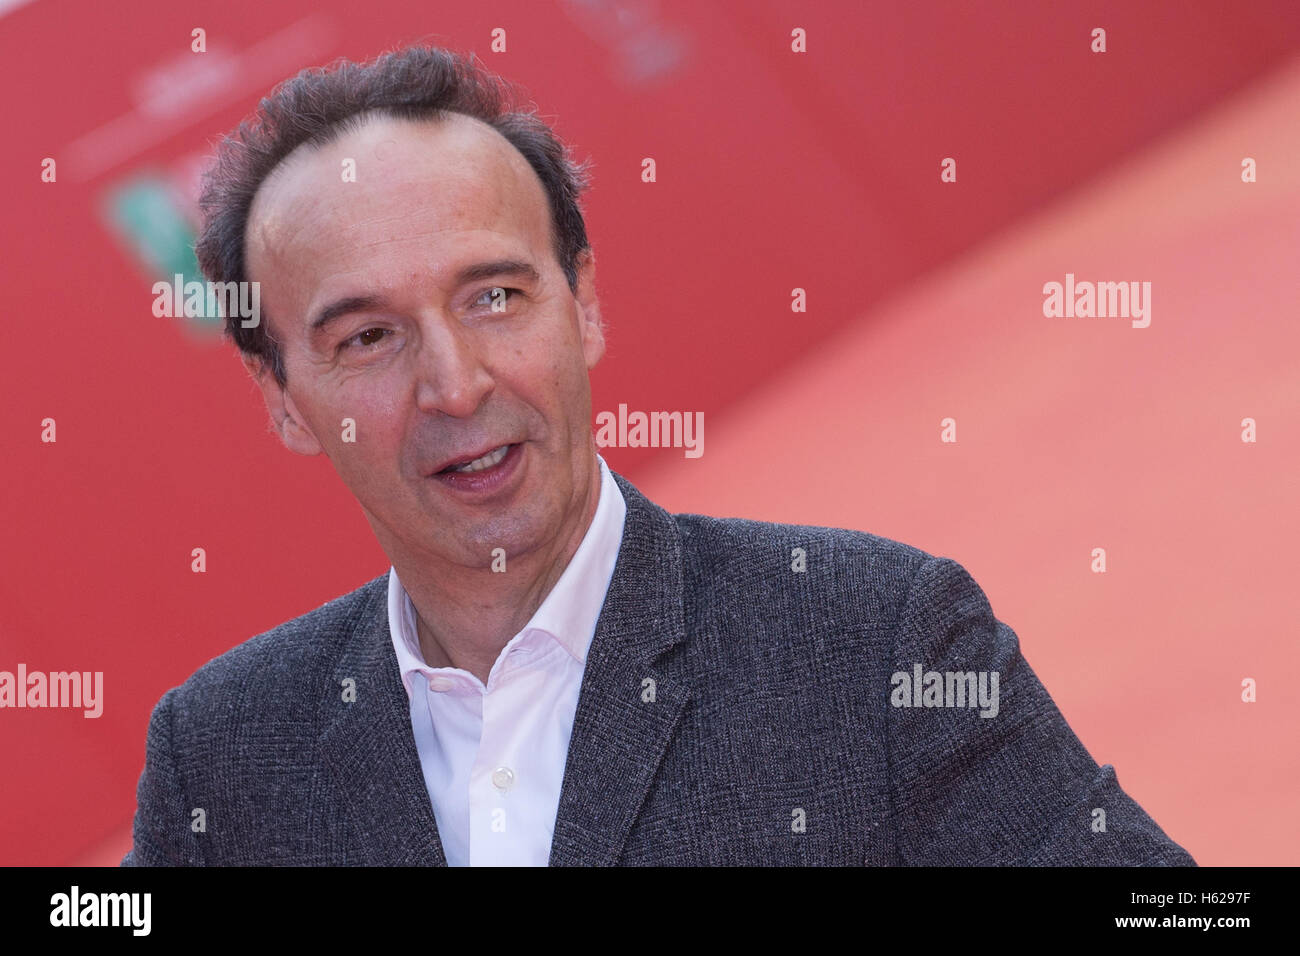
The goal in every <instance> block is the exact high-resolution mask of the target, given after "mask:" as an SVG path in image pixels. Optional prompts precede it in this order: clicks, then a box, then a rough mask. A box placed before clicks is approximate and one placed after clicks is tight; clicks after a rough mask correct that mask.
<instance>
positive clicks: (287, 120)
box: [194, 47, 590, 386]
mask: <svg viewBox="0 0 1300 956" xmlns="http://www.w3.org/2000/svg"><path fill="white" fill-rule="evenodd" d="M449 113H462V114H464V115H466V116H472V117H474V118H475V119H478V120H481V121H482V122H484V123H487V124H488V125H489V126H491V127H492V128H493V129H495V130H496V131H497V132H498V133H500V134H501V135H502V136H504V137H505V138H506V139H507V140H509V141H510V143H511V145H513V146H514V147H515V149H517V150H519V152H520V153H521V154H523V157H524V158H525V159H526V160H528V163H529V165H530V166H532V168H533V170H534V171H535V172H536V173H537V176H538V178H539V179H540V180H541V181H542V186H543V187H544V188H545V190H546V194H547V198H548V200H549V204H550V213H551V239H552V243H553V246H554V252H555V257H556V259H557V260H558V262H559V264H560V267H561V268H562V269H563V270H564V275H565V278H566V279H567V280H568V282H569V289H570V290H571V291H576V290H577V283H578V258H579V255H580V254H581V253H582V252H583V251H584V250H586V249H588V247H589V244H588V241H587V227H586V224H585V222H584V221H583V218H582V211H581V209H580V208H579V206H578V197H579V195H580V194H581V192H582V190H583V189H585V188H586V187H587V186H588V184H589V180H588V171H589V167H590V160H587V161H584V162H582V163H578V162H575V161H574V160H572V159H571V158H570V156H569V153H568V151H567V149H566V148H565V146H564V144H563V143H561V142H560V140H559V138H558V137H557V136H556V135H555V133H554V132H553V131H552V130H551V128H550V127H549V126H548V125H547V124H546V123H544V122H542V120H541V119H540V118H539V117H538V115H537V113H536V111H535V108H520V107H519V106H518V103H517V91H516V89H515V87H514V86H512V85H511V84H509V83H507V82H506V81H504V80H503V79H501V78H500V77H498V76H496V75H495V74H493V73H490V72H488V71H487V70H486V69H484V68H483V66H482V64H481V63H480V62H478V61H477V60H476V59H475V58H474V55H473V54H470V56H469V57H468V58H466V57H463V56H460V55H458V54H455V53H452V52H450V51H448V50H443V49H439V48H437V47H411V48H407V49H403V50H398V51H395V52H392V53H386V54H384V55H383V56H379V57H376V58H375V59H373V60H371V61H369V62H367V63H364V64H362V63H354V62H352V61H350V60H339V61H336V62H335V63H333V64H331V65H330V66H329V67H326V68H313V69H308V70H303V71H302V72H301V73H299V74H298V75H297V76H295V77H293V78H291V79H288V80H285V81H284V82H282V83H281V84H280V85H279V86H277V87H276V88H275V89H274V90H272V91H271V94H270V95H269V96H267V97H265V98H264V99H263V100H262V101H261V103H259V104H258V108H257V112H256V113H255V114H254V115H253V116H252V117H250V118H249V119H246V120H244V121H243V122H241V123H240V124H239V127H238V129H236V130H234V131H233V132H232V133H230V134H228V135H227V136H226V137H224V138H223V139H222V141H221V144H220V145H219V146H218V148H217V154H216V158H215V160H214V162H213V163H212V165H211V166H210V167H209V168H208V170H207V172H206V173H205V175H204V181H203V189H202V194H201V196H200V199H199V208H200V210H201V211H202V214H203V228H202V231H201V233H200V235H199V238H198V241H197V242H196V243H195V246H194V251H195V253H196V254H197V256H198V261H199V267H200V268H201V269H202V270H203V274H204V275H205V276H207V278H208V279H209V280H210V281H212V282H244V281H247V279H248V277H247V269H246V265H245V262H244V235H245V231H246V228H247V225H248V213H249V210H250V208H251V207H252V204H253V197H254V195H255V194H256V193H257V190H258V187H259V186H261V185H262V183H263V181H264V180H265V179H266V177H267V176H268V175H270V173H271V171H272V170H274V169H275V168H276V167H277V166H278V165H279V164H280V162H281V161H282V160H283V159H284V158H285V157H286V156H288V155H289V154H290V153H291V152H293V150H295V149H296V148H297V147H299V146H301V145H303V144H304V143H306V144H310V145H312V146H317V147H319V146H324V145H326V144H328V143H329V142H330V141H332V140H334V139H335V138H337V137H338V136H340V135H342V134H343V133H346V132H349V131H351V130H353V129H355V128H357V127H359V126H361V125H362V123H364V122H365V121H366V119H367V118H368V116H370V115H386V116H392V117H396V118H401V119H411V120H423V119H437V118H441V117H444V116H446V115H447V114H449ZM232 311H234V310H232ZM226 333H227V334H228V335H229V336H230V337H231V338H232V339H234V341H235V344H236V345H237V346H238V347H239V349H240V351H242V352H243V353H245V354H246V355H250V356H256V357H257V358H258V359H259V360H260V361H261V362H262V363H263V366H264V367H269V368H270V369H271V371H272V374H274V376H275V379H276V381H277V382H279V383H280V385H281V386H284V385H285V384H286V383H287V382H288V376H287V373H286V369H285V364H284V355H283V352H282V348H281V346H280V343H278V342H277V341H276V340H275V337H274V336H273V335H272V334H271V332H270V329H269V328H268V324H267V322H265V321H261V322H259V323H258V324H257V325H256V326H255V327H253V328H244V327H243V324H242V322H241V320H240V317H239V316H238V315H234V314H232V315H229V316H227V317H226Z"/></svg>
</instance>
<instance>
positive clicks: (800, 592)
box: [673, 513, 933, 622]
mask: <svg viewBox="0 0 1300 956" xmlns="http://www.w3.org/2000/svg"><path fill="white" fill-rule="evenodd" d="M673 519H674V520H675V521H676V523H677V527H678V530H679V532H680V534H681V538H682V551H683V563H684V573H685V574H686V575H687V577H688V581H687V584H688V586H694V587H696V588H702V587H706V586H707V589H708V590H711V591H720V592H722V593H724V594H727V595H728V596H729V597H731V598H735V597H738V596H741V595H742V594H744V595H749V596H750V597H751V598H755V599H757V600H760V601H762V602H763V603H764V604H765V605H766V606H767V607H768V608H769V609H773V608H779V607H782V606H789V605H792V604H804V603H808V602H816V601H821V602H828V601H833V602H837V604H838V606H839V607H840V608H841V609H842V610H843V611H844V612H845V614H848V615H851V616H853V617H858V618H860V619H865V620H873V621H876V622H880V621H882V620H889V619H892V618H895V617H896V616H897V614H898V612H899V611H900V610H901V607H902V604H903V603H904V602H905V600H906V597H907V594H908V590H909V587H910V585H911V583H912V582H913V580H914V579H915V578H916V575H917V572H918V571H919V569H920V568H921V567H922V566H923V565H924V564H925V563H926V562H927V561H930V560H932V559H933V555H931V554H929V553H928V552H926V551H923V550H922V549H920V548H918V547H914V546H913V545H910V544H906V543H904V542H902V541H897V540H894V539H893V538H887V537H883V536H881V535H877V534H872V533H870V532H867V531H857V530H853V529H851V528H835V527H827V526H824V525H806V524H790V523H783V522H773V521H757V520H753V519H749V518H721V517H714V516H711V515H700V514H686V513H683V514H674V515H673Z"/></svg>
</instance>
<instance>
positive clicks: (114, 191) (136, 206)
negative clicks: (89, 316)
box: [104, 175, 222, 330]
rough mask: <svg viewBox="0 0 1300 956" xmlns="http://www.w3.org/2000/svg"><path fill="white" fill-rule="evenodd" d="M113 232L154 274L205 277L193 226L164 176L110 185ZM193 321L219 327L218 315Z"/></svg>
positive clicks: (193, 278)
mask: <svg viewBox="0 0 1300 956" xmlns="http://www.w3.org/2000/svg"><path fill="white" fill-rule="evenodd" d="M104 211H105V217H106V218H107V220H108V222H109V225H110V226H111V227H112V230H113V232H114V233H115V234H116V235H117V237H118V238H119V239H120V240H121V241H122V242H124V243H126V245H127V247H128V248H129V249H130V250H131V251H132V253H133V254H134V255H135V256H136V257H137V258H138V259H139V260H140V263H141V265H142V266H143V267H144V269H145V271H146V272H147V273H148V274H149V276H150V277H151V279H153V280H159V281H163V282H167V283H171V282H172V281H173V279H174V277H175V276H176V275H178V274H179V275H182V276H184V277H185V279H184V281H185V282H190V281H199V282H202V281H203V275H202V274H201V273H200V272H199V263H198V260H197V259H196V258H195V257H194V230H193V229H192V228H191V227H190V224H189V221H188V220H187V219H186V217H185V213H184V211H183V210H182V208H181V207H180V205H179V204H178V203H177V201H176V198H175V195H174V193H173V192H172V190H171V189H170V187H169V186H168V183H167V181H166V180H165V179H161V178H159V177H156V176H150V175H142V176H138V177H136V178H134V179H131V180H130V181H128V182H126V183H122V184H120V185H117V186H114V187H112V188H111V189H110V190H109V192H108V195H107V197H106V199H105V202H104ZM188 321H189V322H191V323H192V324H193V325H194V326H196V327H198V328H200V329H203V330H213V329H219V328H220V327H221V323H222V320H221V317H220V316H211V315H208V316H191V317H189V318H188Z"/></svg>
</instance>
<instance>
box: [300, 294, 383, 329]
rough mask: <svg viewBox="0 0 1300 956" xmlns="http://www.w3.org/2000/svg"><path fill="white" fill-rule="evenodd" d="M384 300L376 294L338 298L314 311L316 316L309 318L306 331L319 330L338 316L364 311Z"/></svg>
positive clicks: (379, 304)
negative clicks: (308, 325) (309, 322)
mask: <svg viewBox="0 0 1300 956" xmlns="http://www.w3.org/2000/svg"><path fill="white" fill-rule="evenodd" d="M385 301H386V300H385V299H384V298H383V296H378V295H350V296H348V297H347V298H344V299H338V300H337V301H335V302H331V303H330V304H329V305H327V306H325V308H323V309H321V310H320V311H319V312H317V313H316V318H314V319H312V320H311V325H310V327H309V328H308V331H309V332H312V333H315V332H319V331H321V330H322V329H323V328H325V326H327V325H329V324H330V323H331V322H333V321H334V320H335V319H337V318H339V316H343V315H347V314H348V313H350V312H364V311H365V310H366V309H373V308H376V307H378V306H382V305H383V304H384V303H385Z"/></svg>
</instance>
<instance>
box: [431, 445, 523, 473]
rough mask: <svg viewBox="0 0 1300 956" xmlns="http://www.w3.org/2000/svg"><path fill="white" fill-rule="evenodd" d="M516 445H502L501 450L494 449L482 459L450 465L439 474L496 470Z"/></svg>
mask: <svg viewBox="0 0 1300 956" xmlns="http://www.w3.org/2000/svg"><path fill="white" fill-rule="evenodd" d="M513 447H514V445H502V446H501V447H500V448H493V449H492V450H491V451H490V452H488V453H487V454H486V455H484V456H483V457H482V458H475V459H474V460H473V461H467V462H464V463H463V464H459V465H448V466H447V467H446V468H444V469H442V471H440V472H437V474H439V475H448V474H462V475H463V474H469V473H472V472H476V471H487V470H488V469H489V468H495V467H496V466H497V465H499V464H501V462H502V461H503V460H504V459H505V457H506V455H507V454H509V453H510V449H511V448H513Z"/></svg>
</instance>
